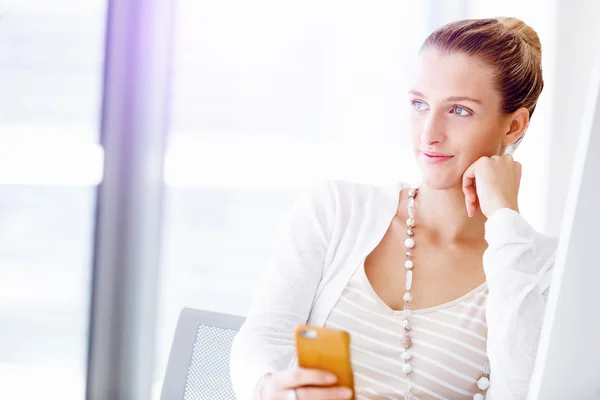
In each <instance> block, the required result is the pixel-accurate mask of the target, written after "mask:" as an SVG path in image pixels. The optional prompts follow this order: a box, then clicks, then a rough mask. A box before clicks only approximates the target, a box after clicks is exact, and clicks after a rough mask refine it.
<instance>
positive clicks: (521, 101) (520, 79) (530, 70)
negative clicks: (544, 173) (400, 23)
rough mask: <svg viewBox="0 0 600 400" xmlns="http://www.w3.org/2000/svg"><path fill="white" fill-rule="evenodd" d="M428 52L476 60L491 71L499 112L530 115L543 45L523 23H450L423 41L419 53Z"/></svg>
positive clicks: (540, 86)
mask: <svg viewBox="0 0 600 400" xmlns="http://www.w3.org/2000/svg"><path fill="white" fill-rule="evenodd" d="M428 48H434V49H437V50H439V51H442V52H444V53H453V52H462V53H466V54H468V55H471V56H475V57H478V58H479V59H480V60H482V61H483V62H484V63H485V64H487V65H488V66H490V67H491V68H492V70H493V73H494V75H495V77H496V79H495V86H496V88H497V90H498V92H499V93H500V94H501V96H502V103H501V110H502V112H504V113H512V112H514V111H516V110H518V109H519V108H521V107H525V108H527V109H528V110H529V117H530V118H531V115H533V111H534V110H535V106H536V104H537V101H538V98H539V96H540V93H541V92H542V89H543V87H544V81H543V79H542V45H541V43H540V38H539V37H538V35H537V33H536V32H535V31H534V30H533V29H532V28H531V27H529V26H528V25H526V24H525V23H524V22H523V21H521V20H518V19H516V18H491V19H467V20H462V21H456V22H452V23H450V24H447V25H445V26H443V27H441V28H439V29H438V30H436V31H435V32H433V33H432V34H431V35H429V37H428V38H427V39H425V42H424V43H423V46H422V47H421V51H423V50H425V49H428ZM522 138H523V136H521V138H520V139H519V140H518V141H517V142H516V143H515V144H514V147H515V148H516V146H517V145H518V144H519V143H520V142H521V139H522Z"/></svg>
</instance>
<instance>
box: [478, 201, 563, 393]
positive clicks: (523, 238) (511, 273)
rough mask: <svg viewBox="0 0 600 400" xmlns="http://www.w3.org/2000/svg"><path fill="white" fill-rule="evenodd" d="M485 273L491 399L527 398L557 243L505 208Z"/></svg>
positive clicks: (494, 225)
mask: <svg viewBox="0 0 600 400" xmlns="http://www.w3.org/2000/svg"><path fill="white" fill-rule="evenodd" d="M486 239H487V240H488V246H489V247H488V249H487V250H486V253H485V254H484V269H485V273H486V279H487V282H488V288H489V295H488V298H487V305H486V318H487V323H488V357H489V360H490V368H491V386H490V388H489V390H488V395H487V398H488V399H494V400H511V399H525V398H526V397H527V392H528V390H529V383H530V379H531V376H532V374H533V369H534V366H535V360H536V354H537V348H538V342H539V337H540V333H541V329H542V324H543V319H544V314H545V308H546V299H547V293H548V287H549V282H550V277H551V270H552V266H553V262H554V252H555V249H556V245H555V240H554V239H551V238H547V237H545V236H543V235H540V234H539V233H537V232H536V231H535V230H533V228H531V226H529V224H527V222H526V221H525V220H524V219H523V218H522V217H521V216H520V215H518V214H517V213H516V212H514V211H512V210H507V209H503V210H500V211H499V214H498V215H493V216H492V217H491V218H490V220H489V221H488V224H487V225H486Z"/></svg>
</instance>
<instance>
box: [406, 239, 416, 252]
mask: <svg viewBox="0 0 600 400" xmlns="http://www.w3.org/2000/svg"><path fill="white" fill-rule="evenodd" d="M404 246H406V248H407V249H412V248H413V247H415V239H413V238H408V239H406V240H405V241H404Z"/></svg>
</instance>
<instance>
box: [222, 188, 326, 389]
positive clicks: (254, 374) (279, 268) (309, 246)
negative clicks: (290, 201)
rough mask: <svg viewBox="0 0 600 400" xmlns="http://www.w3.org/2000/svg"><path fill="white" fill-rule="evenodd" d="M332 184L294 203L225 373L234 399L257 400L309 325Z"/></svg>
mask: <svg viewBox="0 0 600 400" xmlns="http://www.w3.org/2000/svg"><path fill="white" fill-rule="evenodd" d="M332 185H333V183H332V182H329V181H328V182H323V183H320V184H318V185H315V187H313V188H311V189H310V190H308V191H306V192H304V193H303V194H302V195H300V196H299V197H298V198H297V199H296V201H295V203H294V206H293V208H292V212H291V215H290V221H289V222H288V224H287V226H286V230H285V231H284V233H283V235H282V236H281V238H280V239H279V240H278V241H277V242H278V244H277V246H276V250H275V253H274V256H273V258H272V261H271V263H270V265H269V266H268V267H267V269H266V272H265V274H264V276H263V279H262V282H261V284H260V286H259V288H258V290H257V291H256V294H255V297H254V300H253V302H252V305H251V307H250V311H249V313H248V316H247V319H246V321H245V323H244V324H243V326H242V328H241V329H240V331H239V332H238V334H237V336H236V337H235V339H234V341H233V346H232V349H231V356H230V373H231V380H232V384H233V389H234V392H235V395H236V398H237V399H238V400H254V399H257V394H258V393H257V386H258V383H259V382H260V381H261V380H262V378H263V376H265V375H266V374H268V373H272V372H276V371H281V370H284V369H286V368H287V367H288V365H289V363H290V362H291V360H292V358H293V356H294V352H295V342H294V329H295V328H296V326H297V325H299V324H304V323H306V321H307V320H308V316H309V313H310V311H311V308H312V305H313V300H314V298H315V294H316V291H317V287H318V285H319V282H320V280H321V277H322V272H323V266H324V261H325V256H326V252H327V248H328V244H329V241H330V238H331V226H332V225H333V218H334V217H335V205H334V204H335V202H334V198H333V191H332V190H333V189H332Z"/></svg>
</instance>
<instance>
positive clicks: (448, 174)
mask: <svg viewBox="0 0 600 400" xmlns="http://www.w3.org/2000/svg"><path fill="white" fill-rule="evenodd" d="M420 171H421V182H422V183H423V185H425V186H427V187H429V188H431V189H435V190H448V189H454V188H456V187H457V186H459V187H460V186H461V185H462V174H459V173H457V172H456V171H454V170H450V169H445V168H439V169H438V168H431V166H428V165H425V166H422V165H421V166H420Z"/></svg>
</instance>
